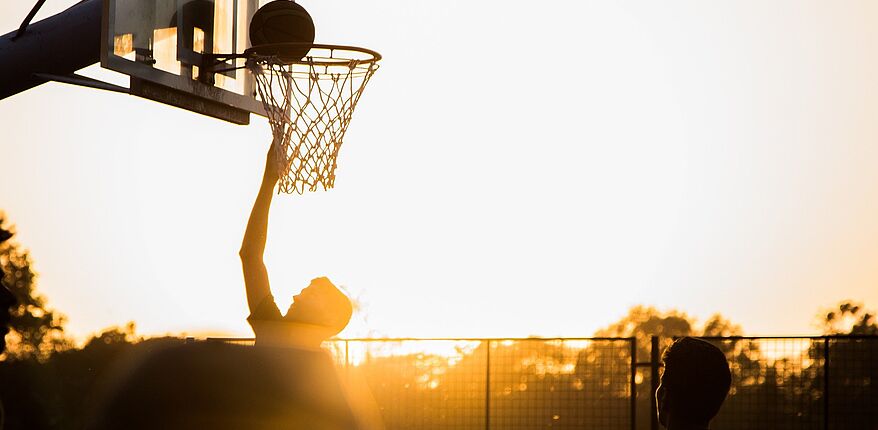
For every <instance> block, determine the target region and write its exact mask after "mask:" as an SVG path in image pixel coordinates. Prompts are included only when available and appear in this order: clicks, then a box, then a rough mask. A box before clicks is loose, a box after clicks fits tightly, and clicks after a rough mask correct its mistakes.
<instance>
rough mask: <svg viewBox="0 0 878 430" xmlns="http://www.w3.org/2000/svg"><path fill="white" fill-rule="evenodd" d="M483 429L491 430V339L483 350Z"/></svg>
mask: <svg viewBox="0 0 878 430" xmlns="http://www.w3.org/2000/svg"><path fill="white" fill-rule="evenodd" d="M485 430H491V341H490V340H488V342H487V349H486V352H485Z"/></svg>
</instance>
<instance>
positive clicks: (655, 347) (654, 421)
mask: <svg viewBox="0 0 878 430" xmlns="http://www.w3.org/2000/svg"><path fill="white" fill-rule="evenodd" d="M659 361H660V358H659V338H658V336H653V337H652V339H651V341H650V351H649V363H650V365H651V366H650V367H651V370H652V372H651V375H650V378H649V379H650V381H651V383H652V393H650V396H649V407H650V411H649V415H650V417H652V418H651V419H650V420H649V428H650V429H652V430H658V427H659V422H658V415H657V412H656V411H657V410H658V408H657V407H656V402H655V392H656V390H658V386H659V364H660V363H659Z"/></svg>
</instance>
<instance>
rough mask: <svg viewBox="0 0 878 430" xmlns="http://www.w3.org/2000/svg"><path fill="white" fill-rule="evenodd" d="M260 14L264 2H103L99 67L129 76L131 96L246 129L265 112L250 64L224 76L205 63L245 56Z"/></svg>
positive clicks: (237, 63)
mask: <svg viewBox="0 0 878 430" xmlns="http://www.w3.org/2000/svg"><path fill="white" fill-rule="evenodd" d="M258 8H259V1H258V0H103V16H102V33H101V66H102V67H104V68H106V69H110V70H114V71H117V72H120V73H123V74H126V75H129V76H130V78H131V84H130V93H131V94H133V95H137V96H140V97H144V98H148V99H151V100H155V101H159V102H162V103H167V104H170V105H173V106H177V107H180V108H183V109H187V110H191V111H194V112H198V113H201V114H204V115H208V116H212V117H215V118H219V119H223V120H226V121H230V122H233V123H236V124H248V123H249V121H250V113H256V114H259V115H263V116H264V115H265V113H264V110H263V106H262V103H260V102H259V101H258V100H257V99H256V92H255V83H254V80H253V77H252V76H251V74H250V72H248V71H247V70H246V69H245V68H242V67H241V66H243V65H244V63H243V62H244V60H243V59H236V60H228V66H229V67H222V69H233V70H228V71H224V72H221V73H205V72H204V71H203V70H199V64H202V56H203V55H204V54H228V53H240V52H244V50H245V49H247V48H248V47H249V46H250V43H249V40H248V39H249V31H248V30H249V25H250V20H251V18H252V17H253V14H254V13H255V12H256V10H257V9H258ZM233 62H234V64H233ZM235 67H239V68H237V69H235Z"/></svg>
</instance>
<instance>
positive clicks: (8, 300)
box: [0, 227, 16, 354]
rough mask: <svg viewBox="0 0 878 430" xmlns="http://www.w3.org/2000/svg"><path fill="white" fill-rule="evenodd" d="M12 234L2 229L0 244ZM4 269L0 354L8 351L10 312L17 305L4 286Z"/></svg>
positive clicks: (0, 296) (0, 275) (0, 272)
mask: <svg viewBox="0 0 878 430" xmlns="http://www.w3.org/2000/svg"><path fill="white" fill-rule="evenodd" d="M11 237H12V233H11V232H9V231H7V230H4V229H3V228H2V227H0V244H2V243H3V242H6V241H7V240H9V238H11ZM3 275H4V273H3V268H2V267H0V354H2V353H3V351H4V350H6V334H7V333H9V322H10V320H11V319H12V315H11V314H10V310H11V308H12V306H13V305H15V302H16V301H15V296H14V295H13V294H12V292H11V291H9V290H8V289H7V288H6V285H3Z"/></svg>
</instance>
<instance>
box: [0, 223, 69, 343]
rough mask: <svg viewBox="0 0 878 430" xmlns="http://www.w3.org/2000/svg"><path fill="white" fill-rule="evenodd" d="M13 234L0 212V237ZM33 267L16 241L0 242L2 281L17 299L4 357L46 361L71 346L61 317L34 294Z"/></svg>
mask: <svg viewBox="0 0 878 430" xmlns="http://www.w3.org/2000/svg"><path fill="white" fill-rule="evenodd" d="M13 235H14V231H13V229H12V228H11V227H9V226H7V225H6V220H5V217H4V215H3V214H2V213H0V236H3V237H6V238H7V239H9V238H11V237H12V236H13ZM32 264H33V261H32V260H31V257H30V253H29V252H28V251H27V250H25V249H23V248H22V247H21V245H19V244H18V243H17V242H15V241H14V240H6V241H0V270H3V273H4V274H5V276H4V277H3V281H2V282H3V285H5V286H6V287H7V288H8V289H9V290H10V291H11V292H12V294H14V295H15V298H16V299H17V300H18V304H17V305H16V306H15V307H13V309H12V321H11V322H10V328H11V331H10V333H9V335H7V338H6V340H7V350H6V353H5V354H4V356H6V357H9V358H12V359H16V360H20V359H30V358H33V359H38V360H45V359H46V358H48V357H49V355H50V354H51V353H52V352H55V351H62V350H65V349H67V348H70V346H71V342H70V340H69V339H68V338H67V337H66V336H65V335H64V323H65V322H66V319H65V317H64V315H62V314H60V313H59V312H57V311H55V310H53V309H50V308H49V307H48V306H47V303H46V302H47V300H46V298H45V296H43V295H40V294H38V293H37V291H36V279H37V274H36V272H34V270H33V267H32ZM0 357H2V356H0Z"/></svg>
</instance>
